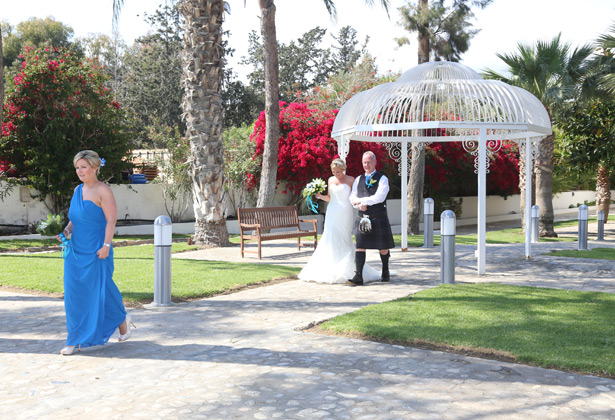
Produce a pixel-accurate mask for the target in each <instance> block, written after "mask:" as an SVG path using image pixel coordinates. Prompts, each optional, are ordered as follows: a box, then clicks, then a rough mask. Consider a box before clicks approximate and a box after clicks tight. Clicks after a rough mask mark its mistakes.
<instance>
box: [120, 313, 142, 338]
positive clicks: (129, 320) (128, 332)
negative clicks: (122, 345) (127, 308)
mask: <svg viewBox="0 0 615 420" xmlns="http://www.w3.org/2000/svg"><path fill="white" fill-rule="evenodd" d="M131 326H132V328H135V329H136V328H137V326H136V325H135V324H134V322H132V317H131V316H130V315H129V314H126V334H120V335H119V337H118V338H117V341H119V342H123V341H126V340H128V339H129V338H130V336H131V335H132V330H131V328H130V327H131Z"/></svg>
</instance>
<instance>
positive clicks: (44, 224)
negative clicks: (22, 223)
mask: <svg viewBox="0 0 615 420" xmlns="http://www.w3.org/2000/svg"><path fill="white" fill-rule="evenodd" d="M63 226H64V217H63V216H62V215H61V214H51V213H48V214H47V219H43V220H41V222H40V223H39V224H38V226H37V227H36V231H37V232H38V233H40V234H41V235H44V236H59V237H60V240H61V241H62V245H60V246H61V247H62V258H66V254H67V253H68V250H69V249H70V248H71V244H70V240H69V239H68V238H67V237H66V236H64V233H62V232H63V231H64V227H63Z"/></svg>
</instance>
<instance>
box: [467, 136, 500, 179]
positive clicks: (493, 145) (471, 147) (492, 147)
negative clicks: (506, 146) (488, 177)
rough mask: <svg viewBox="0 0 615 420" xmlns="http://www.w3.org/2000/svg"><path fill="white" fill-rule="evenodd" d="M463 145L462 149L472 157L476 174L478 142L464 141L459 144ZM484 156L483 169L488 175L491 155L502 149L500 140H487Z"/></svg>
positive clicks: (477, 167) (477, 168) (478, 166)
mask: <svg viewBox="0 0 615 420" xmlns="http://www.w3.org/2000/svg"><path fill="white" fill-rule="evenodd" d="M461 144H462V145H463V149H464V150H465V151H466V152H468V153H470V154H471V155H472V156H474V173H475V174H478V170H479V168H480V165H479V164H480V162H479V158H478V141H477V140H465V141H463V142H461ZM486 146H487V147H486V150H485V151H486V154H487V157H486V159H485V169H486V173H489V165H490V163H491V159H493V155H494V154H495V153H497V152H498V151H499V150H500V149H501V148H502V140H487V143H486Z"/></svg>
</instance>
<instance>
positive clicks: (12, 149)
mask: <svg viewBox="0 0 615 420" xmlns="http://www.w3.org/2000/svg"><path fill="white" fill-rule="evenodd" d="M20 58H21V59H22V60H23V61H22V65H21V69H20V71H19V72H18V74H17V76H16V77H15V80H14V83H13V87H12V89H11V90H10V91H9V92H8V95H7V100H6V102H5V105H4V121H3V122H2V137H1V138H0V160H1V161H3V162H4V164H5V165H6V163H9V162H10V164H11V165H12V168H13V169H14V171H15V174H16V176H17V177H18V179H17V182H18V183H20V184H23V185H28V186H30V187H32V188H34V189H36V190H38V191H39V193H40V195H39V198H40V199H41V200H44V199H45V197H48V198H49V199H50V201H51V202H52V203H53V204H52V207H53V208H52V209H50V210H53V212H54V213H60V212H63V211H65V210H66V208H67V207H68V203H69V200H70V197H71V195H72V192H73V189H74V187H75V185H76V184H77V182H78V178H77V177H76V176H75V169H74V166H73V157H74V156H75V154H76V153H77V152H78V151H80V150H84V149H91V150H94V151H96V152H98V154H99V155H100V156H101V157H103V158H105V160H106V163H107V164H106V166H105V167H104V168H101V178H102V179H106V180H109V179H113V180H114V181H117V180H119V179H120V172H121V171H122V170H123V169H125V168H128V166H129V162H128V161H127V159H126V157H127V156H128V154H129V149H130V144H129V138H130V137H129V134H128V132H127V128H126V121H127V118H126V114H125V113H124V111H123V110H122V108H121V106H120V104H119V103H118V102H116V101H115V100H114V98H113V95H112V93H111V92H110V91H109V89H108V88H106V87H105V82H106V81H107V79H108V77H107V76H106V75H105V74H104V73H103V71H102V69H101V67H100V66H99V65H98V64H97V62H96V61H92V60H82V59H81V58H79V57H78V56H77V55H76V54H74V53H73V52H70V51H68V50H58V49H55V48H53V47H44V48H41V49H38V50H35V49H31V48H27V49H26V51H25V52H24V54H23V55H22V56H21V57H20Z"/></svg>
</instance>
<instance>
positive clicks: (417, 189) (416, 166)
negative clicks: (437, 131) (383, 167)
mask: <svg viewBox="0 0 615 420" xmlns="http://www.w3.org/2000/svg"><path fill="white" fill-rule="evenodd" d="M424 180H425V143H412V163H411V165H410V177H409V180H408V209H409V211H408V233H409V234H410V235H418V234H419V233H420V231H419V223H420V222H421V207H422V205H423V187H424Z"/></svg>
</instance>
